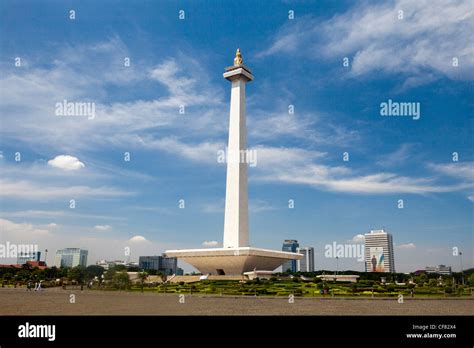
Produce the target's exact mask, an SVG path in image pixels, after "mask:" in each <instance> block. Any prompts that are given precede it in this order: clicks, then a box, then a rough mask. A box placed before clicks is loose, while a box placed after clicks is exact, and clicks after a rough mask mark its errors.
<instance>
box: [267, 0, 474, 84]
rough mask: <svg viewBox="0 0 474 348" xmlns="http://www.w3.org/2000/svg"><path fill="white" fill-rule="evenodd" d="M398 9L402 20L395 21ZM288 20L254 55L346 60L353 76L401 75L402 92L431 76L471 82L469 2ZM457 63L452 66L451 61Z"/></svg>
mask: <svg viewBox="0 0 474 348" xmlns="http://www.w3.org/2000/svg"><path fill="white" fill-rule="evenodd" d="M399 10H403V11H404V14H403V15H404V18H403V19H401V20H400V19H398V15H399V12H398V11H399ZM290 22H295V21H288V23H287V24H285V25H284V26H283V27H282V29H281V30H280V31H279V32H278V33H277V35H276V36H275V38H274V39H273V43H272V44H271V45H270V47H268V48H266V49H265V50H263V51H262V52H260V54H259V55H260V56H262V57H263V56H267V55H272V54H281V53H288V54H295V55H296V54H301V55H305V56H306V57H315V58H316V59H318V58H330V59H334V58H338V59H342V57H349V58H350V59H351V73H352V75H354V76H357V75H363V74H368V73H374V72H380V71H383V72H386V73H404V74H406V75H408V76H409V78H410V79H411V80H410V81H408V80H407V81H406V87H410V86H414V85H419V84H422V83H424V82H425V83H426V82H431V81H433V80H434V79H436V78H437V77H436V75H444V76H448V77H451V78H463V79H472V78H473V77H474V46H473V45H466V43H467V42H470V38H471V36H472V32H474V8H473V7H472V3H471V2H470V1H451V2H446V1H432V0H420V1H416V2H413V1H411V0H397V1H390V2H385V3H370V2H369V3H367V4H362V5H361V4H356V5H354V6H353V7H352V8H350V9H349V10H347V11H346V12H344V13H342V14H337V15H335V16H333V17H331V18H330V19H328V20H325V21H321V18H320V17H317V18H316V17H310V16H306V17H302V18H300V19H299V20H298V22H296V23H290ZM453 57H457V58H458V59H459V66H458V67H453V65H452V59H453Z"/></svg>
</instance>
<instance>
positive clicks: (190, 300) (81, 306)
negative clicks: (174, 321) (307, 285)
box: [0, 288, 474, 315]
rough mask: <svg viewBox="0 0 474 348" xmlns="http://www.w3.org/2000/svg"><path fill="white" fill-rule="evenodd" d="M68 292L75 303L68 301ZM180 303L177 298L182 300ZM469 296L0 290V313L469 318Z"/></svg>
mask: <svg viewBox="0 0 474 348" xmlns="http://www.w3.org/2000/svg"><path fill="white" fill-rule="evenodd" d="M71 294H74V295H75V303H70V299H71V296H70V295H71ZM182 301H183V300H182V299H181V302H182ZM473 314H474V298H463V299H460V298H446V299H443V298H441V299H416V298H415V299H410V298H408V299H407V298H406V299H405V300H404V303H398V301H397V298H390V299H381V298H375V299H372V298H364V299H360V298H323V299H322V298H298V297H296V298H295V300H294V303H289V302H288V299H287V298H282V297H279V298H276V297H225V296H224V297H219V296H202V295H192V296H190V295H184V303H180V298H179V296H178V295H172V294H156V293H143V294H142V293H137V292H115V291H86V290H85V291H82V292H81V291H80V290H77V291H74V290H62V289H59V288H58V289H46V290H43V291H41V292H34V291H32V292H27V291H26V290H25V289H0V315H473Z"/></svg>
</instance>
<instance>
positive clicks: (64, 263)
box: [54, 248, 88, 268]
mask: <svg viewBox="0 0 474 348" xmlns="http://www.w3.org/2000/svg"><path fill="white" fill-rule="evenodd" d="M87 254H88V251H87V250H85V249H81V248H66V249H60V250H58V251H56V257H55V259H54V265H55V266H56V267H58V268H61V267H76V266H84V267H86V266H87Z"/></svg>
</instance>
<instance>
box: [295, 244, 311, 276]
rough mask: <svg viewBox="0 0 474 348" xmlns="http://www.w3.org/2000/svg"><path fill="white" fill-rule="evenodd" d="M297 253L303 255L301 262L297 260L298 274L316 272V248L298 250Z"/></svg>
mask: <svg viewBox="0 0 474 348" xmlns="http://www.w3.org/2000/svg"><path fill="white" fill-rule="evenodd" d="M296 252H297V253H298V254H303V258H302V259H301V260H296V270H297V271H298V272H314V248H313V247H303V248H297V249H296Z"/></svg>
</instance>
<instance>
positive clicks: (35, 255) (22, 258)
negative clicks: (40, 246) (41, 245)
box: [16, 251, 41, 265]
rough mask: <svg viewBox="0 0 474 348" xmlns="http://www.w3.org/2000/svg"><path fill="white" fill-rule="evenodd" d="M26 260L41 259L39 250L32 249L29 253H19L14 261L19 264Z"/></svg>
mask: <svg viewBox="0 0 474 348" xmlns="http://www.w3.org/2000/svg"><path fill="white" fill-rule="evenodd" d="M28 261H35V262H39V261H41V251H34V252H29V253H19V254H18V255H17V258H16V263H17V264H19V265H24V264H26V263H27V262H28Z"/></svg>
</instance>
